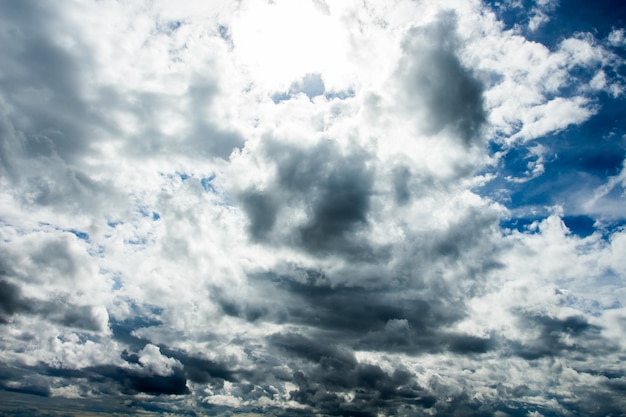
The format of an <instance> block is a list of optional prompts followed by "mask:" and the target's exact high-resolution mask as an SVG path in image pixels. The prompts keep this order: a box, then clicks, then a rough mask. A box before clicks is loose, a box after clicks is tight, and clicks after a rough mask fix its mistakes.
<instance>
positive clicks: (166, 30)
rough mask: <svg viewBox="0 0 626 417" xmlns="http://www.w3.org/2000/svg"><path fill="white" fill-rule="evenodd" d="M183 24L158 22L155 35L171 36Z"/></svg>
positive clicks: (175, 21) (179, 22)
mask: <svg viewBox="0 0 626 417" xmlns="http://www.w3.org/2000/svg"><path fill="white" fill-rule="evenodd" d="M182 25H183V22H182V21H180V20H169V21H166V22H159V23H158V24H157V27H156V32H157V33H163V34H166V35H171V34H172V33H174V32H176V31H177V30H178V29H179V28H180V27H181V26H182Z"/></svg>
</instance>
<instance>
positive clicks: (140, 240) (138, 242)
mask: <svg viewBox="0 0 626 417" xmlns="http://www.w3.org/2000/svg"><path fill="white" fill-rule="evenodd" d="M124 243H126V244H127V245H133V246H145V245H147V244H148V239H147V238H146V237H135V238H133V239H126V240H124Z"/></svg>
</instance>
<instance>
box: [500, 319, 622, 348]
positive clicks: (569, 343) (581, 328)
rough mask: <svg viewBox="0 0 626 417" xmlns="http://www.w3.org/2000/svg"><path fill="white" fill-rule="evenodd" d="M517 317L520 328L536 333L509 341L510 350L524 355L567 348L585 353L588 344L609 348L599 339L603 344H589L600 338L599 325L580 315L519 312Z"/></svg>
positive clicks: (590, 346) (589, 345) (589, 346)
mask: <svg viewBox="0 0 626 417" xmlns="http://www.w3.org/2000/svg"><path fill="white" fill-rule="evenodd" d="M520 320H521V322H522V325H523V328H525V329H529V330H533V331H535V332H536V333H537V337H536V338H535V340H532V341H530V342H526V343H519V342H518V343H513V344H512V347H513V351H514V353H515V354H516V355H519V356H521V357H522V358H524V359H528V360H535V359H539V358H543V357H546V356H548V357H554V356H561V355H562V354H563V353H567V352H569V353H572V354H574V355H587V354H589V353H590V351H589V349H590V348H592V349H594V350H595V349H598V348H600V349H607V348H608V349H610V346H606V345H605V342H600V344H601V345H604V346H593V345H594V344H595V343H593V342H594V341H598V339H599V338H601V330H602V329H601V328H599V327H598V326H594V325H592V324H590V323H589V322H588V321H587V320H586V319H585V318H584V317H582V316H571V317H567V318H565V319H560V318H556V317H551V316H549V315H546V314H530V313H521V314H520ZM592 346H593V347H592Z"/></svg>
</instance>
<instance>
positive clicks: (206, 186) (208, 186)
mask: <svg viewBox="0 0 626 417" xmlns="http://www.w3.org/2000/svg"><path fill="white" fill-rule="evenodd" d="M214 179H215V174H211V175H210V176H208V177H202V178H200V185H201V186H202V189H203V190H204V191H206V192H212V193H216V192H217V191H216V190H215V187H213V184H212V182H213V180H214Z"/></svg>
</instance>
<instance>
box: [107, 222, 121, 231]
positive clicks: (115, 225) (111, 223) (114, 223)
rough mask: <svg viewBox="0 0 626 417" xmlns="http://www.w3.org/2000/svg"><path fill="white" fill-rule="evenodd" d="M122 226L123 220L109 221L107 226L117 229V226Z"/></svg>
mask: <svg viewBox="0 0 626 417" xmlns="http://www.w3.org/2000/svg"><path fill="white" fill-rule="evenodd" d="M120 224H124V222H122V221H121V220H120V221H118V220H107V226H109V227H111V228H113V229H115V228H116V227H117V226H119V225H120Z"/></svg>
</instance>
